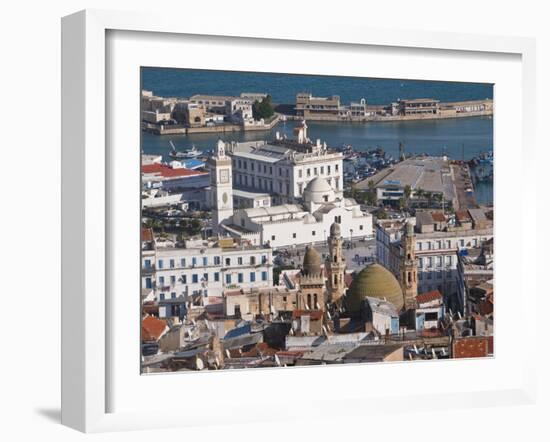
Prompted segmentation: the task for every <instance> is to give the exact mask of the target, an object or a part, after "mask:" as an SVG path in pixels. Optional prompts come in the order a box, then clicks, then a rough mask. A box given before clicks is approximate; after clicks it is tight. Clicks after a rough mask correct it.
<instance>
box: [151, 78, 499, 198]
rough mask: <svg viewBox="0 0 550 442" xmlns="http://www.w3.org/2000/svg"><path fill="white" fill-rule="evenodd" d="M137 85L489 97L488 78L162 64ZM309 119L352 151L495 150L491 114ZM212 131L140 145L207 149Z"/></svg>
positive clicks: (481, 189) (240, 136)
mask: <svg viewBox="0 0 550 442" xmlns="http://www.w3.org/2000/svg"><path fill="white" fill-rule="evenodd" d="M142 88H143V89H147V90H152V91H153V92H154V94H155V95H159V96H163V97H189V96H191V95H193V94H198V93H201V94H219V95H239V94H240V93H241V92H267V93H269V94H271V96H272V97H273V100H274V102H277V103H293V102H294V101H295V97H296V93H298V92H303V91H308V92H311V93H313V94H314V95H319V96H328V95H339V96H340V98H341V100H342V102H343V103H348V102H349V101H351V100H354V101H356V100H359V99H360V98H363V97H364V98H366V99H367V102H368V103H372V104H387V103H389V102H391V101H394V100H396V99H397V98H420V97H429V98H436V99H439V100H441V101H461V100H470V99H483V98H492V97H493V87H492V85H490V84H478V83H454V82H434V81H419V80H394V79H371V78H349V77H325V76H310V75H285V74H265V73H250V72H225V71H204V70H188V69H164V68H143V69H142ZM294 125H295V123H294V122H287V123H280V124H279V125H278V126H277V127H275V128H273V129H272V130H271V131H270V132H265V131H262V132H235V133H229V134H223V135H222V137H223V139H224V140H226V141H233V140H234V141H255V140H266V139H267V140H269V139H271V138H273V137H274V135H275V132H276V131H279V132H281V133H286V134H287V135H288V136H289V137H290V136H292V128H293V127H294ZM308 126H309V136H310V138H312V139H317V138H319V139H321V140H323V141H326V142H327V144H328V145H329V146H341V145H343V144H351V145H352V146H353V147H354V148H355V149H358V150H367V149H371V148H375V147H382V148H383V149H384V150H385V151H386V152H388V153H389V154H390V155H393V156H394V157H397V155H398V148H399V143H400V142H402V143H404V145H405V152H407V153H427V154H431V155H443V154H445V155H447V156H449V157H451V158H453V159H465V160H468V159H470V158H473V157H475V156H477V155H478V154H480V153H481V152H487V151H489V150H493V119H492V117H472V118H457V119H446V120H431V121H402V122H369V123H348V122H322V123H321V122H313V121H311V122H308ZM218 137H220V134H192V135H177V136H157V135H152V134H148V133H142V138H141V148H142V149H143V151H144V152H145V153H154V154H161V155H164V156H165V159H166V160H168V157H167V156H166V155H167V154H168V152H169V151H170V143H169V141H172V142H173V143H174V144H175V145H176V147H177V148H178V149H179V150H183V149H187V148H190V147H191V146H193V145H194V146H196V147H197V148H198V149H200V150H207V149H212V148H213V146H214V143H215V142H216V140H217V139H218ZM476 195H477V198H478V201H479V202H482V203H487V202H492V201H493V185H492V183H484V184H479V185H478V186H477V187H476Z"/></svg>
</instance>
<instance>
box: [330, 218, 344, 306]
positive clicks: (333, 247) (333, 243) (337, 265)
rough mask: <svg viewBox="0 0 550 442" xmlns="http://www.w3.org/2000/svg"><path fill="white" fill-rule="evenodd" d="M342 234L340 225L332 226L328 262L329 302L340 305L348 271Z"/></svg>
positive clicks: (334, 224)
mask: <svg viewBox="0 0 550 442" xmlns="http://www.w3.org/2000/svg"><path fill="white" fill-rule="evenodd" d="M342 241H343V240H342V233H341V229H340V224H338V223H336V222H335V223H333V224H332V225H331V226H330V236H329V237H328V249H329V256H328V258H327V261H326V264H325V266H326V270H327V292H328V302H329V303H334V304H337V305H339V304H340V300H341V298H342V296H344V292H345V291H346V283H345V280H344V275H345V271H346V259H345V258H344V254H343V253H342Z"/></svg>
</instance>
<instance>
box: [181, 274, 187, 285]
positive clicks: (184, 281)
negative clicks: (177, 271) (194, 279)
mask: <svg viewBox="0 0 550 442" xmlns="http://www.w3.org/2000/svg"><path fill="white" fill-rule="evenodd" d="M181 282H182V283H183V284H187V275H181Z"/></svg>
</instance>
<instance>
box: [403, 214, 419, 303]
mask: <svg viewBox="0 0 550 442" xmlns="http://www.w3.org/2000/svg"><path fill="white" fill-rule="evenodd" d="M401 247H402V249H403V255H402V256H401V287H402V289H403V296H404V297H405V309H406V310H410V309H414V308H416V295H417V294H418V282H417V272H418V263H417V261H416V255H415V252H414V249H415V235H414V226H413V225H412V224H411V223H410V222H407V225H406V228H405V233H404V234H403V236H402V237H401Z"/></svg>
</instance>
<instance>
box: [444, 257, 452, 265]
mask: <svg viewBox="0 0 550 442" xmlns="http://www.w3.org/2000/svg"><path fill="white" fill-rule="evenodd" d="M445 260H446V261H447V265H448V266H450V265H452V264H453V257H452V256H446V257H445Z"/></svg>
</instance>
